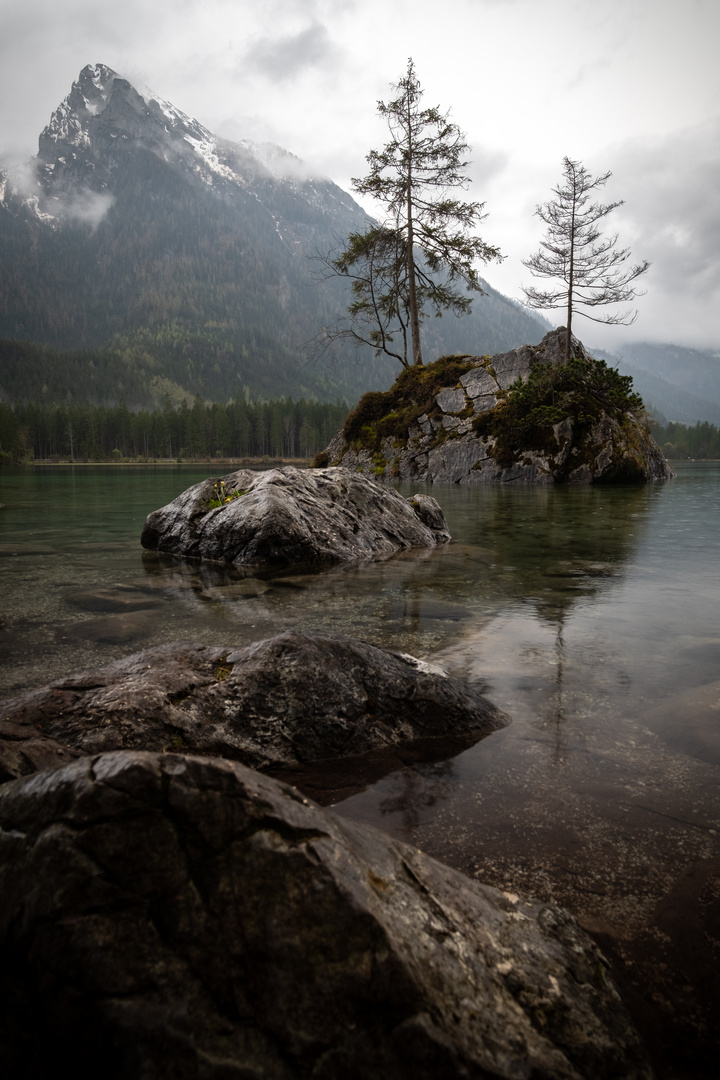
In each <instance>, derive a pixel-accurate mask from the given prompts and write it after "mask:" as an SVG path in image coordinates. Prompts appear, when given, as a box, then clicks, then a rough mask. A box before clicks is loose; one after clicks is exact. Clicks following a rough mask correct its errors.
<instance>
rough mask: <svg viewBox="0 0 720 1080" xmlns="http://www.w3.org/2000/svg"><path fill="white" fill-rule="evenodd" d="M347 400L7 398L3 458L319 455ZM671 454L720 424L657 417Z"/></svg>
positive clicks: (716, 435) (0, 430)
mask: <svg viewBox="0 0 720 1080" xmlns="http://www.w3.org/2000/svg"><path fill="white" fill-rule="evenodd" d="M347 413H348V407H347V404H346V403H344V402H337V403H335V404H328V403H327V402H314V401H305V400H300V401H293V400H292V398H288V399H286V400H280V401H267V402H256V403H253V402H251V401H247V400H246V399H245V398H244V397H243V396H241V395H238V397H236V398H235V400H234V401H231V402H228V404H226V405H219V404H217V403H209V402H206V401H203V400H202V398H200V397H199V396H198V397H197V398H196V399H195V401H194V402H193V403H192V405H189V404H188V403H187V402H185V401H183V403H182V404H181V405H180V407H179V408H175V407H173V405H172V404H171V403H170V401H169V400H166V402H165V405H164V407H163V408H162V409H155V410H152V411H150V410H147V409H142V410H140V411H139V412H131V411H130V410H129V409H128V408H127V406H126V405H124V404H121V405H118V406H114V407H107V406H103V405H92V404H88V403H87V402H79V403H70V404H67V405H44V404H42V403H26V404H21V405H10V404H9V403H8V402H0V463H5V464H23V463H30V462H32V461H47V460H50V461H117V462H121V461H123V460H125V461H137V460H145V461H150V460H154V459H155V460H163V459H164V460H168V459H171V460H173V461H177V460H178V459H180V460H184V461H188V460H189V461H192V460H197V459H208V458H221V459H222V458H262V457H266V458H267V457H271V458H312V457H314V455H315V454H316V453H317V452H318V451H319V450H323V449H324V448H325V447H326V446H327V444H328V443H329V442H330V439H331V438H332V437H333V435H334V434H335V432H336V431H338V430H339V429H340V428H341V427H342V426H343V423H344V421H345V418H346V416H347ZM653 436H654V438H655V439H656V441H657V442H658V443H659V444H660V446H661V447H662V450H663V452H664V454H665V456H666V457H668V458H670V459H671V460H683V459H686V458H693V459H696V460H703V459H711V458H712V459H718V458H720V429H718V428H717V427H715V425H713V424H708V423H706V422H703V423H697V424H694V425H692V426H688V425H686V424H675V423H670V422H667V423H664V424H658V423H656V424H654V426H653Z"/></svg>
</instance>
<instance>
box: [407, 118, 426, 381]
mask: <svg viewBox="0 0 720 1080" xmlns="http://www.w3.org/2000/svg"><path fill="white" fill-rule="evenodd" d="M407 109H408V171H407V204H406V205H407V268H408V300H409V301H410V336H411V338H412V349H413V364H414V365H415V366H416V367H422V366H423V358H422V349H421V347H420V315H419V313H418V304H417V292H416V290H415V255H414V253H413V244H414V232H413V213H412V181H413V176H412V155H413V148H412V117H411V116H410V100H409V98H408V103H407Z"/></svg>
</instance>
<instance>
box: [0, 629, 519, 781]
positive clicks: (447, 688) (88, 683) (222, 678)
mask: <svg viewBox="0 0 720 1080" xmlns="http://www.w3.org/2000/svg"><path fill="white" fill-rule="evenodd" d="M507 723H508V717H507V716H506V715H505V713H503V712H501V711H500V709H498V708H496V707H495V706H494V705H493V704H492V703H491V702H490V701H488V700H487V698H485V697H483V696H482V695H481V694H480V693H478V692H477V691H476V690H475V689H473V688H472V687H471V686H469V685H467V684H465V683H464V682H462V681H461V680H459V679H457V678H454V677H451V676H449V675H448V674H447V673H446V672H445V671H444V670H443V669H442V668H439V667H434V666H432V665H430V664H426V663H423V662H422V661H420V660H416V659H415V658H414V657H412V656H409V655H407V654H404V653H394V652H389V651H388V650H386V649H380V648H378V647H377V646H375V645H370V644H369V643H368V642H365V641H358V640H357V639H355V638H349V637H343V636H340V635H333V634H323V633H320V632H316V633H310V632H306V633H299V632H288V633H285V634H278V635H277V636H276V637H273V638H268V639H266V640H264V641H258V642H255V643H253V644H252V645H247V646H245V647H243V648H240V649H233V648H228V647H225V648H211V647H208V646H206V645H197V644H177V643H172V644H168V645H159V646H156V647H155V648H151V649H145V650H144V651H142V652H139V653H135V654H133V655H132V656H129V657H126V658H124V659H122V660H118V661H115V662H114V663H112V664H109V665H107V666H106V667H103V668H99V669H96V670H94V671H90V672H84V673H83V674H80V675H74V676H70V677H69V678H65V679H61V680H59V681H58V682H55V683H53V684H51V685H50V686H45V687H41V688H40V689H38V690H31V691H29V692H27V693H24V694H20V695H18V696H16V697H13V698H9V699H7V700H6V701H4V702H2V703H0V780H8V779H12V778H14V777H18V776H23V775H26V774H28V773H31V772H35V771H36V770H38V769H46V768H50V767H52V766H54V765H60V764H63V762H64V761H67V759H68V758H69V757H76V756H78V755H80V754H90V753H100V752H101V751H107V750H122V749H125V750H160V751H162V750H183V751H189V752H192V753H201V754H210V755H213V756H214V755H217V756H222V757H226V758H233V759H235V760H238V761H242V762H243V763H244V764H245V765H249V766H251V767H252V768H260V769H268V768H275V769H282V768H285V769H287V768H296V767H299V766H303V765H308V764H310V763H313V762H320V761H327V760H328V759H349V758H352V759H354V760H355V762H357V758H358V757H361V756H362V755H367V754H369V753H372V752H373V751H375V752H377V751H383V750H384V749H386V748H388V747H398V746H406V745H410V744H414V743H418V742H420V743H423V744H425V745H427V746H429V748H430V749H431V748H432V744H433V743H434V742H435V741H440V742H441V745H443V746H444V745H445V742H444V740H448V739H460V740H464V741H465V745H468V746H469V745H472V744H473V743H475V742H477V741H478V739H480V738H482V737H483V736H484V735H487V734H489V733H490V732H491V731H495V730H497V729H498V728H501V727H504V726H505V724H507ZM441 756H442V755H441ZM390 767H392V765H390ZM382 771H389V769H385V770H381V773H382ZM361 786H362V785H361Z"/></svg>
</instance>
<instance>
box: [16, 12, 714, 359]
mask: <svg viewBox="0 0 720 1080" xmlns="http://www.w3.org/2000/svg"><path fill="white" fill-rule="evenodd" d="M719 46H720V0H592V2H590V0H444V2H442V0H441V2H438V0H122V2H118V0H23V2H22V3H19V2H18V0H0V155H1V156H7V155H8V154H12V155H14V156H17V155H22V154H32V153H35V152H36V150H37V136H38V134H39V133H40V131H41V129H42V128H43V127H44V125H45V124H46V123H47V122H48V120H49V118H50V114H51V112H52V110H53V109H54V108H55V107H56V106H57V105H58V104H59V103H60V101H61V100H62V98H63V97H65V95H66V94H67V93H68V91H69V89H70V85H71V83H72V82H73V80H74V79H76V78H77V75H78V73H79V71H80V69H81V68H82V67H84V65H85V64H87V63H98V62H99V63H104V64H107V65H109V66H110V67H111V68H114V69H115V70H116V71H118V72H119V73H120V74H122V75H124V76H125V77H126V78H128V79H130V81H131V82H133V83H135V84H136V85H142V84H147V85H149V86H151V87H152V88H153V89H154V90H155V91H156V92H157V94H158V95H159V96H161V97H163V98H165V99H167V100H169V101H171V102H172V103H173V104H174V105H176V106H177V107H178V108H180V109H182V110H183V111H184V112H186V113H189V114H190V115H192V116H195V117H197V118H198V119H199V120H201V121H202V122H203V123H204V124H205V125H206V126H208V127H209V128H211V129H212V130H214V131H216V132H219V133H221V134H224V135H227V136H229V137H231V138H243V137H245V138H251V139H255V140H265V139H267V140H271V141H274V142H277V143H279V144H280V145H281V146H283V147H285V148H286V149H288V150H291V151H292V152H293V153H295V154H297V155H298V156H299V157H301V158H303V159H304V160H305V161H307V162H308V163H309V164H310V165H311V166H312V167H313V168H314V169H317V170H318V171H319V172H321V173H322V174H324V175H327V176H330V177H331V178H332V179H333V180H335V181H336V182H337V183H339V184H341V185H342V186H343V187H346V188H349V187H350V180H351V177H353V176H362V175H363V174H364V173H365V171H366V162H365V155H366V154H367V152H368V150H369V149H371V148H379V147H380V146H382V144H383V143H384V142H385V141H386V134H387V132H386V128H385V127H384V122H383V121H382V120H381V119H380V118H379V117H378V116H377V112H376V105H377V101H378V99H387V98H388V97H389V94H390V89H389V87H390V84H391V83H392V82H396V81H397V79H398V78H399V77H400V76H401V75H402V74H403V72H404V70H405V67H406V64H407V58H408V57H410V56H412V58H413V60H414V61H415V65H416V70H417V74H418V76H419V78H420V82H421V84H422V86H423V88H424V90H425V99H424V104H426V105H439V106H440V107H441V108H442V109H443V110H445V109H451V110H452V118H453V119H454V120H455V121H456V122H457V123H458V124H459V125H460V127H461V128H462V129H463V130H464V131H465V132H466V133H467V139H468V142H469V143H470V145H471V147H472V161H473V164H472V167H471V174H472V179H473V184H472V187H471V191H470V197H472V198H474V199H478V200H480V201H484V202H485V203H486V210H487V212H488V215H489V216H488V218H487V220H486V221H485V222H484V223H483V227H482V235H483V237H484V239H486V240H487V241H488V242H490V243H492V244H495V245H497V246H499V247H500V248H501V250H502V251H503V253H504V254H505V256H506V258H505V260H504V262H503V263H502V265H499V266H498V265H492V266H489V267H487V268H485V269H484V270H482V271H481V272H482V273H483V274H484V276H486V277H487V279H488V280H489V281H490V282H491V284H493V285H494V286H495V287H496V288H498V289H500V290H501V291H502V292H504V293H506V294H507V295H510V296H515V297H520V296H521V291H520V285H521V284H523V283H524V284H530V283H531V281H532V279H531V278H530V275H529V272H528V271H527V270H526V269H525V267H523V265H522V260H523V259H524V258H527V257H528V256H529V255H531V254H532V253H533V252H534V251H535V250H536V249H537V246H538V242H539V240H540V238H541V236H542V228H543V227H542V223H541V222H540V221H539V220H538V219H537V218H536V217H534V216H533V211H534V209H535V206H536V204H537V203H538V202H544V201H546V200H547V199H548V198H549V197H550V195H551V191H550V189H551V187H552V186H553V185H554V184H556V183H557V182H558V181H559V179H560V176H561V163H562V159H563V157H565V156H566V155H567V156H569V157H571V158H574V159H579V160H581V161H582V162H583V164H584V165H585V166H586V168H587V169H589V170H590V171H591V172H592V173H593V174H598V173H602V172H606V171H607V170H612V173H613V176H612V178H611V180H610V181H609V182H608V184H607V186H606V187H605V189H604V195H603V201H614V200H616V199H625V200H626V202H625V205H624V206H623V207H621V208H620V209H618V210H617V211H615V213H614V214H613V215H612V217H611V218H610V219H609V229H610V231H618V232H619V233H620V244H621V245H622V246H630V247H631V249H632V254H633V256H634V258H635V259H636V260H641V259H649V260H651V262H652V264H653V265H652V268H651V270H650V272H649V273H648V274H647V275H646V277H645V278H644V279H643V281H644V288H646V289H647V294H646V295H645V296H644V297H642V298H640V299H639V300H638V301H637V307H638V309H639V313H640V314H639V318H638V321H637V322H636V324H635V326H634V327H633V328H632V329H631V330H626V329H624V328H605V329H603V328H602V327H596V326H595V325H594V324H591V323H588V322H586V320H582V319H578V320H577V326H576V330H577V332H578V334H579V336H580V337H582V338H583V339H584V340H585V341H586V342H589V343H591V344H592V343H594V344H598V345H604V346H605V347H608V348H612V347H613V346H617V345H618V344H619V342H620V341H622V340H623V339H627V338H630V337H634V338H636V339H638V340H670V341H675V342H676V343H678V344H688V345H698V346H704V347H711V348H713V349H717V350H720V209H719V206H718V203H719V201H720V64H719V63H718V48H719ZM366 205H367V206H368V209H370V210H371V211H372V210H373V209H374V208H373V207H372V206H370V205H369V204H366ZM375 210H376V212H377V209H376V208H375ZM548 315H549V317H550V318H551V319H553V320H556V321H558V322H560V321H563V320H562V318H561V314H560V313H558V315H557V316H555V315H554V314H553V313H548Z"/></svg>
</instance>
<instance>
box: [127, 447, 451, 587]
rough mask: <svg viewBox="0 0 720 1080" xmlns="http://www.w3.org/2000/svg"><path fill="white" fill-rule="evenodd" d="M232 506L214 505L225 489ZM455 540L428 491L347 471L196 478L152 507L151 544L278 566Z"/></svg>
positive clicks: (146, 540)
mask: <svg viewBox="0 0 720 1080" xmlns="http://www.w3.org/2000/svg"><path fill="white" fill-rule="evenodd" d="M218 495H219V496H220V497H221V498H222V499H227V501H224V502H223V505H221V506H217V507H215V508H213V509H208V504H209V503H210V502H211V501H212V500H214V499H216V497H217V496H218ZM449 539H450V533H449V532H448V528H447V523H446V522H445V518H444V517H443V513H442V510H441V509H440V507H439V505H438V504H437V502H436V501H435V499H432V498H430V496H428V495H416V496H414V498H413V499H411V500H408V499H404V498H403V497H402V495H399V494H398V493H397V491H393V490H392V489H388V488H387V487H384V486H383V485H382V484H377V483H375V482H374V481H373V480H370V479H368V478H367V477H365V476H362V475H358V474H356V473H351V472H348V471H347V470H345V469H317V470H313V471H308V470H304V469H295V468H292V467H291V466H288V467H286V468H283V469H270V470H268V471H267V472H262V473H257V472H250V471H249V470H247V469H241V470H239V471H238V472H234V473H229V474H228V475H227V476H224V477H222V478H221V479H219V480H218V479H214V478H210V479H208V480H204V481H203V482H202V483H201V484H195V485H194V487H191V488H188V489H187V491H184V492H183V494H182V495H179V496H178V498H177V499H175V500H174V501H173V502H171V503H168V505H167V506H164V507H162V508H161V509H160V510H156V511H155V512H154V513H152V514H150V515H149V517H148V519H147V521H146V522H145V528H144V529H143V533H142V537H141V542H142V545H143V547H146V548H150V549H152V550H157V551H164V552H168V553H169V554H172V555H183V556H189V557H192V558H196V559H207V560H210V561H212V562H218V563H232V564H233V565H235V566H237V567H249V568H253V569H259V568H260V569H262V568H268V569H276V568H283V567H288V566H302V565H309V566H316V565H328V564H332V563H339V562H355V561H360V560H363V559H372V558H378V557H387V556H388V555H392V554H394V553H395V552H396V551H400V550H402V549H403V548H405V549H407V548H414V547H434V546H435V545H436V544H442V543H445V542H446V541H448V540H449Z"/></svg>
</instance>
